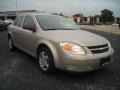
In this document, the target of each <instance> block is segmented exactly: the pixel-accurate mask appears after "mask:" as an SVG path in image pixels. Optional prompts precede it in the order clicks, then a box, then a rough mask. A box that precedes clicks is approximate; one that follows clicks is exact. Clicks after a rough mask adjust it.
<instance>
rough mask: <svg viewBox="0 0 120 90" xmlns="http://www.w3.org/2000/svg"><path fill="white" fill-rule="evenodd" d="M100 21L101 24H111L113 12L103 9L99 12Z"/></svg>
mask: <svg viewBox="0 0 120 90" xmlns="http://www.w3.org/2000/svg"><path fill="white" fill-rule="evenodd" d="M100 20H101V22H103V23H106V22H113V21H114V16H113V12H112V11H110V10H108V9H104V10H102V11H101V16H100Z"/></svg>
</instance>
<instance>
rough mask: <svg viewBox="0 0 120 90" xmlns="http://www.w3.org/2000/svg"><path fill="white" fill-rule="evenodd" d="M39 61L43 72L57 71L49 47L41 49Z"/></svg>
mask: <svg viewBox="0 0 120 90" xmlns="http://www.w3.org/2000/svg"><path fill="white" fill-rule="evenodd" d="M38 59H39V65H40V68H41V70H42V71H43V72H45V73H53V71H54V69H55V68H54V60H53V55H52V53H51V51H50V50H49V49H48V48H47V47H42V48H40V49H39V54H38Z"/></svg>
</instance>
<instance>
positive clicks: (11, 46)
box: [8, 37, 14, 51]
mask: <svg viewBox="0 0 120 90" xmlns="http://www.w3.org/2000/svg"><path fill="white" fill-rule="evenodd" d="M8 47H9V50H10V51H12V50H14V45H13V41H12V38H11V37H9V38H8Z"/></svg>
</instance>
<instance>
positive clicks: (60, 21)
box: [36, 15, 80, 30]
mask: <svg viewBox="0 0 120 90" xmlns="http://www.w3.org/2000/svg"><path fill="white" fill-rule="evenodd" d="M36 18H37V21H38V23H39V25H40V26H41V27H42V28H43V29H44V30H78V29H80V27H79V26H77V25H76V24H75V23H74V21H72V20H69V19H67V18H64V17H62V16H57V15H36Z"/></svg>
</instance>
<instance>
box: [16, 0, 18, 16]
mask: <svg viewBox="0 0 120 90" xmlns="http://www.w3.org/2000/svg"><path fill="white" fill-rule="evenodd" d="M17 8H18V5H17V0H16V17H17V13H18V10H17Z"/></svg>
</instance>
